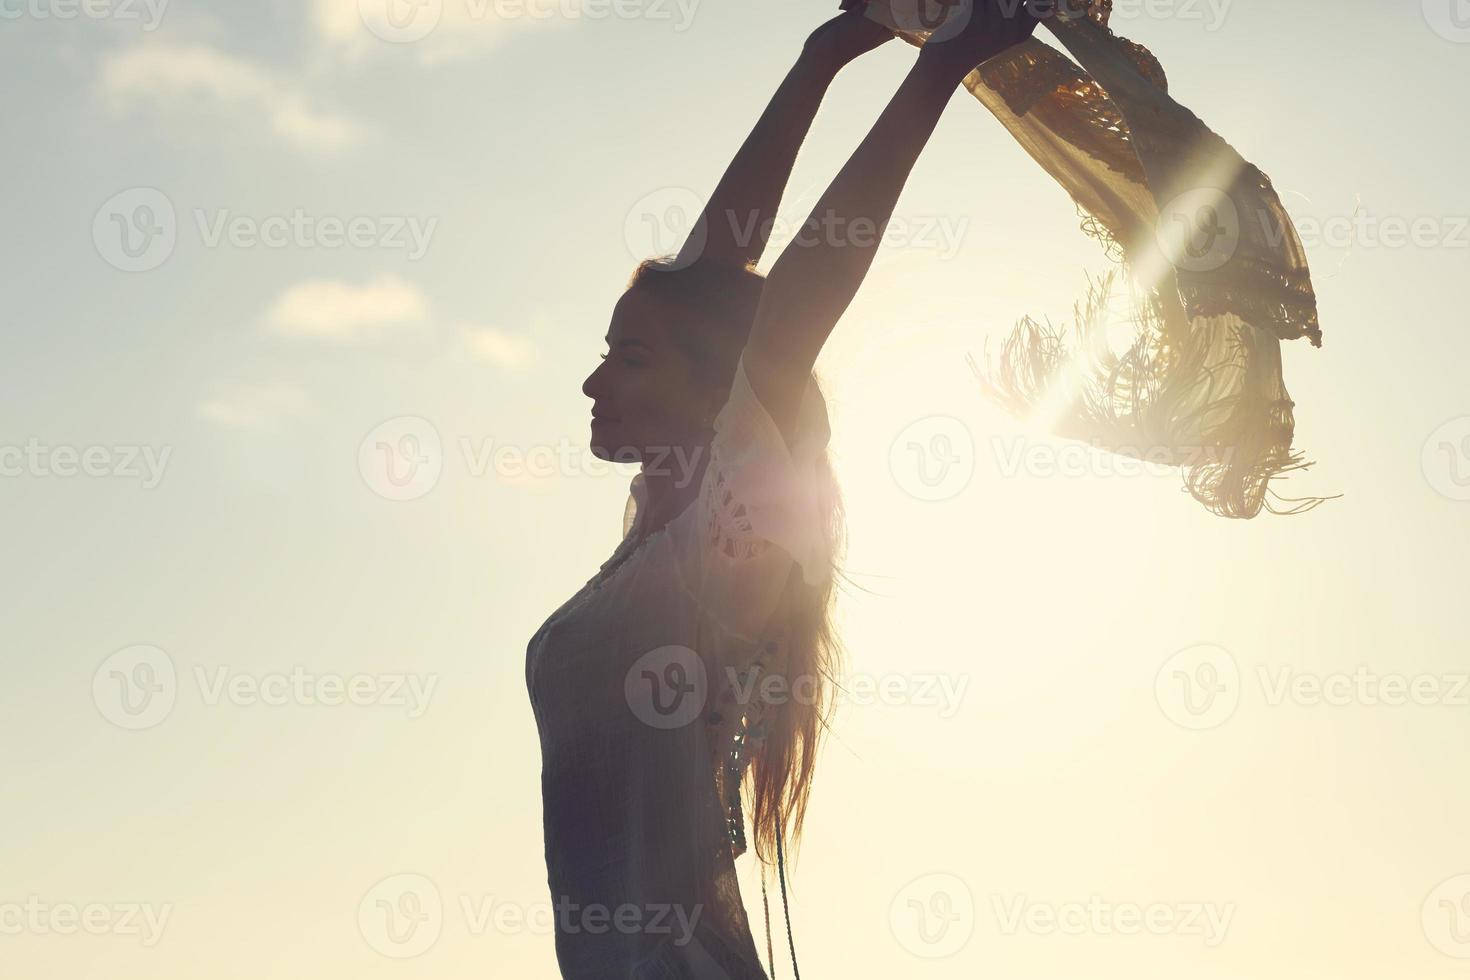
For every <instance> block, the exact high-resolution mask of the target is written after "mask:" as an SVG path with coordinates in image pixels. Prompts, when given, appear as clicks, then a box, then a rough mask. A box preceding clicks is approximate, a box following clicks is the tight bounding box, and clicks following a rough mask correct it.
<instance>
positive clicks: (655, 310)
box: [526, 0, 1035, 980]
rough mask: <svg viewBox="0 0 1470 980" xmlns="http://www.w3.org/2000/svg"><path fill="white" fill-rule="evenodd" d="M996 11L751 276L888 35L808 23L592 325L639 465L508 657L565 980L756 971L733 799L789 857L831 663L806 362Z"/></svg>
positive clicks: (981, 3) (934, 70)
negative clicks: (517, 669)
mask: <svg viewBox="0 0 1470 980" xmlns="http://www.w3.org/2000/svg"><path fill="white" fill-rule="evenodd" d="M1017 6H1018V4H1017V3H1015V2H1014V0H1010V2H1008V0H978V2H976V4H975V6H974V10H973V12H971V11H969V10H968V9H966V10H965V11H964V12H963V17H962V21H956V22H952V23H951V29H950V30H948V31H946V32H945V35H944V36H945V38H946V39H945V40H944V43H931V44H929V45H926V46H925V47H924V48H923V49H922V50H921V51H920V53H919V55H918V59H917V63H916V64H915V66H914V68H913V69H912V70H911V71H910V72H909V74H908V76H907V77H906V78H905V79H904V81H903V83H902V85H901V86H900V87H899V89H898V91H897V93H896V94H895V95H894V96H893V98H892V100H891V101H890V102H889V104H888V106H887V108H886V109H885V110H884V112H883V113H882V115H881V116H880V118H879V119H878V121H877V123H876V125H875V126H874V127H873V129H872V131H871V132H870V133H869V135H868V136H867V138H866V139H865V140H864V141H863V143H862V145H861V146H859V147H858V149H857V150H856V151H855V152H854V153H853V155H852V157H851V159H850V160H849V161H848V162H847V164H846V165H845V166H844V167H843V169H842V171H841V172H840V173H839V174H838V175H837V177H836V179H835V180H834V181H833V183H832V185H831V186H830V187H829V188H828V189H827V191H826V193H825V194H824V195H823V197H822V198H821V200H820V201H819V202H818V204H817V205H816V208H815V209H814V211H813V213H812V218H811V225H810V227H811V228H815V229H838V230H841V231H842V232H844V233H850V234H849V237H846V238H842V239H838V238H833V237H831V235H832V232H831V231H830V230H828V231H824V232H822V233H821V234H804V235H801V236H798V238H797V240H796V242H794V243H793V244H792V245H791V246H790V247H788V248H787V249H786V251H785V252H784V253H783V254H782V256H781V257H780V259H779V260H778V261H777V262H776V264H775V266H774V267H773V268H772V270H771V272H770V275H769V277H768V278H766V279H764V280H762V279H761V277H760V276H759V275H757V274H756V273H755V272H753V271H751V269H750V267H751V266H752V265H753V264H754V262H755V261H756V260H757V259H758V258H759V257H760V253H761V251H762V250H763V248H764V244H765V242H764V240H763V233H764V232H766V231H767V230H768V228H769V224H770V220H771V219H772V218H773V217H774V215H775V213H776V208H777V206H778V204H779V203H780V197H781V193H782V190H783V189H784V185H785V183H786V180H787V179H788V177H789V175H790V172H791V167H792V164H793V162H794V160H795V157H796V153H797V150H798V148H799V146H800V144H801V142H802V140H803V138H804V137H805V135H806V132H807V130H808V128H809V126H810V124H811V122H812V119H813V118H814V116H815V114H816V110H817V107H818V105H819V103H820V101H821V98H822V95H823V93H824V92H825V90H826V88H827V86H828V84H829V83H830V82H831V80H832V78H833V77H834V76H835V74H836V72H837V71H838V70H839V69H840V68H841V67H843V66H844V65H846V64H847V63H848V62H850V61H852V60H853V59H854V58H856V57H859V56H860V55H862V54H863V53H865V52H867V51H869V50H871V49H873V48H876V47H877V46H879V45H880V44H882V43H883V42H884V41H886V40H888V39H889V38H890V37H891V33H890V32H889V31H888V30H887V29H885V28H883V27H880V26H879V25H878V24H876V23H874V22H872V21H870V20H868V19H867V18H865V17H864V16H863V14H862V12H861V11H851V12H848V13H845V14H843V15H841V16H839V17H837V18H836V19H835V20H833V21H831V22H829V23H828V24H826V25H824V26H823V27H822V28H820V29H819V30H818V31H817V32H816V33H814V34H813V35H812V36H811V38H809V39H808V41H807V43H806V45H805V46H804V48H803V51H802V54H801V56H800V58H798V60H797V62H796V65H795V66H794V67H793V68H792V69H791V71H790V73H789V74H788V75H787V77H786V79H785V81H784V82H783V83H782V85H781V87H780V88H779V89H778V91H777V93H776V95H775V97H774V99H773V100H772V102H771V104H770V106H769V107H768V109H767V110H766V112H765V113H764V115H763V116H762V118H761V119H760V121H759V122H758V123H757V125H756V128H755V130H754V131H753V132H752V133H751V135H750V137H749V138H748V139H747V140H746V142H745V144H744V145H743V146H742V147H741V149H740V152H739V153H738V154H737V156H736V157H735V160H734V162H733V163H732V164H731V165H730V168H729V170H728V171H727V172H726V174H725V175H724V177H723V179H722V180H721V182H720V185H719V187H718V188H717V189H716V191H715V193H714V195H713V198H712V199H711V201H710V204H709V206H708V208H707V209H706V211H705V214H704V216H703V219H702V221H701V222H700V226H699V229H698V230H697V231H696V233H695V234H694V235H692V236H691V238H690V241H689V243H688V244H686V246H685V248H684V250H683V251H682V252H681V254H680V255H679V256H678V257H677V258H676V259H675V260H673V261H663V262H645V263H644V264H643V265H641V266H640V267H639V268H638V270H637V271H636V272H635V273H634V275H633V279H632V281H631V283H630V286H629V288H628V290H627V292H625V293H624V295H623V296H622V298H621V299H620V300H619V302H618V304H617V306H616V308H615V309H614V311H613V316H612V322H611V327H610V330H609V333H608V335H607V343H608V348H609V352H608V354H607V355H604V360H603V362H602V364H601V365H600V366H599V367H598V368H597V369H596V370H595V371H594V372H593V373H592V374H591V375H590V376H589V377H588V378H587V380H586V382H585V383H584V385H583V392H584V393H585V394H586V395H587V396H588V397H589V398H591V399H592V403H593V404H592V432H591V443H592V448H593V451H594V452H595V453H596V454H597V455H598V456H599V457H600V458H603V459H609V460H617V461H622V462H638V463H639V464H641V468H640V472H639V473H638V475H637V476H636V477H634V479H633V482H632V486H631V499H630V509H629V512H628V514H627V517H626V520H625V528H624V532H625V533H624V539H623V541H622V543H621V544H620V545H619V546H618V548H617V550H616V551H615V552H614V553H613V555H612V557H611V558H609V559H608V561H607V562H606V563H604V564H603V566H602V568H601V570H600V571H599V572H598V574H597V575H596V576H595V577H594V578H593V579H591V580H590V581H589V582H588V583H587V584H586V585H585V586H584V587H583V588H582V590H581V591H579V592H578V593H577V594H576V595H575V596H573V597H572V598H571V599H570V600H569V601H568V602H567V603H566V604H565V605H563V606H562V607H561V608H560V609H558V610H557V611H556V612H555V613H553V614H552V616H551V618H550V619H548V620H547V621H546V623H545V624H544V625H543V626H542V627H541V629H540V630H539V631H538V632H537V633H536V635H535V636H534V637H533V638H532V640H531V642H530V645H529V647H528V649H527V665H526V682H527V687H528V689H529V691H530V695H531V701H532V706H533V709H534V712H535V716H536V722H537V726H538V728H539V731H540V735H541V748H542V801H543V811H544V824H545V834H546V862H547V871H548V880H549V884H550V886H551V892H552V899H553V902H552V904H553V908H554V910H555V918H556V949H557V958H558V961H559V963H560V966H561V971H562V975H563V976H564V977H568V978H576V980H586V978H598V980H605V978H608V977H635V978H655V977H656V978H706V977H710V978H730V980H742V978H764V977H765V976H766V974H765V972H764V971H763V970H762V969H761V966H760V962H759V956H758V954H757V952H756V948H755V943H754V941H753V939H752V937H751V932H750V927H749V925H748V923H747V920H746V916H745V910H744V905H743V902H742V900H741V896H740V891H739V887H738V885H737V882H736V877H735V868H734V858H735V857H737V856H738V855H739V854H740V853H742V852H743V851H744V849H745V848H744V831H743V815H742V810H741V807H740V793H741V784H742V781H744V782H747V783H748V787H747V792H748V794H749V798H750V799H751V801H752V818H751V819H752V827H753V835H754V838H755V843H756V850H757V854H758V856H759V857H760V859H761V860H762V863H763V864H764V863H766V862H768V860H769V858H770V856H771V853H772V848H773V846H774V850H775V856H776V858H777V861H778V863H783V862H784V843H785V840H786V838H787V837H788V836H789V837H791V838H793V839H794V838H795V837H797V836H798V835H799V833H800V830H801V823H802V818H803V815H804V811H805V804H806V800H807V796H808V793H809V790H810V786H811V780H812V772H813V766H814V762H815V758H816V750H817V744H818V738H819V735H820V733H821V729H822V726H823V721H824V712H825V709H826V706H827V704H828V700H829V698H828V692H829V679H830V677H831V674H832V673H833V667H834V659H835V644H834V642H833V636H832V631H831V628H830V625H829V621H828V614H829V604H830V599H831V596H832V581H833V563H834V560H835V555H836V553H837V545H838V532H839V526H840V517H839V511H840V508H839V505H838V500H837V496H836V493H835V489H834V488H833V485H832V481H831V471H830V468H829V466H828V465H827V460H826V456H825V451H826V445H827V437H828V430H827V418H826V411H825V407H824V403H823V401H822V398H821V395H820V393H819V391H818V389H817V387H816V384H815V381H814V379H813V377H812V366H813V364H814V363H815V361H816V358H817V354H818V352H819V351H820V350H821V348H822V345H823V344H824V343H825V341H826V339H827V337H828V335H829V334H830V333H831V331H832V329H833V327H834V326H835V325H836V323H837V321H838V319H839V318H840V317H841V315H842V313H843V312H844V310H846V308H847V306H848V304H849V303H850V302H851V300H852V298H853V296H854V295H855V294H856V292H857V290H858V287H859V286H860V285H861V284H862V281H863V278H864V276H865V275H866V273H867V271H868V268H869V266H870V265H871V263H872V260H873V257H874V254H875V252H876V249H877V244H878V242H879V241H881V239H882V230H883V228H884V226H885V225H886V223H887V221H888V219H889V217H890V216H891V214H892V211H893V207H894V205H895V203H896V201H897V199H898V196H899V193H900V191H901V190H902V189H903V185H904V183H905V181H906V180H907V178H908V175H909V172H910V170H911V169H912V167H913V164H914V161H915V160H916V159H917V158H918V155H919V153H920V151H922V149H923V148H924V145H925V144H926V143H927V141H928V139H929V137H930V135H931V133H932V132H933V130H934V127H935V125H936V123H937V122H938V120H939V116H940V114H941V113H942V111H943V110H944V107H945V106H946V104H947V103H948V102H949V101H950V97H951V96H952V95H953V93H954V92H955V90H956V89H957V88H958V87H959V85H960V83H961V81H962V80H963V78H964V77H965V75H966V74H967V73H969V71H970V70H971V69H972V68H974V66H975V65H976V64H978V63H979V62H981V61H984V60H986V59H988V58H990V57H992V56H994V55H995V54H997V53H999V52H1000V51H1002V50H1005V49H1006V48H1008V47H1010V46H1011V45H1013V44H1016V43H1019V42H1020V41H1022V40H1024V39H1025V38H1027V37H1029V36H1030V34H1031V32H1032V31H1033V30H1034V29H1035V20H1034V19H1033V18H1032V17H1031V16H1030V14H1029V13H1027V12H1026V11H1025V10H1021V11H1019V12H1013V13H1012V14H1011V15H1009V16H1007V14H1006V13H1005V11H1015V8H1016V7H1017ZM961 28H962V29H961ZM938 38H939V35H938V34H936V40H938ZM824 234H825V235H827V236H828V237H825V238H824V237H822V236H823V235H824ZM747 769H749V773H748V774H747V773H746V770H747ZM742 777H744V778H743V779H742ZM783 895H784V877H783ZM768 951H769V944H768ZM792 957H793V962H794V958H795V950H794V948H793V949H792Z"/></svg>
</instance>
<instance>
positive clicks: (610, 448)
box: [589, 423, 643, 463]
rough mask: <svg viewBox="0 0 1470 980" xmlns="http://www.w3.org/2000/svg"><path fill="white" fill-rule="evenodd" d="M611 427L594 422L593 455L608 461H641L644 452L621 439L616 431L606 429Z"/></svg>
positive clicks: (590, 443) (590, 444) (591, 442)
mask: <svg viewBox="0 0 1470 980" xmlns="http://www.w3.org/2000/svg"><path fill="white" fill-rule="evenodd" d="M611 428H612V427H611V426H606V427H604V426H599V425H597V424H595V423H594V424H593V426H592V439H591V440H590V442H589V448H591V450H592V455H593V456H596V457H597V458H598V459H600V460H603V461H605V462H608V463H641V462H642V461H643V454H642V453H640V452H638V450H636V449H634V448H633V447H632V446H629V445H628V444H627V443H626V442H622V441H620V440H619V439H618V438H617V433H616V432H612V431H604V429H606V430H611Z"/></svg>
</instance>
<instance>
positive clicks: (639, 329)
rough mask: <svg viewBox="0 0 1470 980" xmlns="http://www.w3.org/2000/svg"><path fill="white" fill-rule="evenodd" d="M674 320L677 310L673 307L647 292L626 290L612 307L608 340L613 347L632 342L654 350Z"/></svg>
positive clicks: (643, 290) (644, 290)
mask: <svg viewBox="0 0 1470 980" xmlns="http://www.w3.org/2000/svg"><path fill="white" fill-rule="evenodd" d="M677 316H678V310H677V308H676V307H674V306H673V304H671V303H669V302H668V301H667V300H665V299H663V298H662V297H659V296H656V295H654V294H653V293H652V292H650V291H649V290H646V289H630V290H627V291H626V292H624V293H623V295H622V297H621V298H619V300H618V303H617V305H616V306H614V307H613V314H612V322H611V323H610V324H609V325H608V331H607V335H608V340H609V341H611V342H612V343H614V344H616V343H619V342H622V341H631V340H636V341H638V342H640V343H643V344H647V345H648V346H650V347H657V346H659V344H660V343H661V342H662V341H663V340H664V338H665V337H666V336H667V331H668V329H669V327H670V325H671V322H672V321H673V319H674V318H676V317H677Z"/></svg>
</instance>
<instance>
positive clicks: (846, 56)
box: [802, 6, 893, 73]
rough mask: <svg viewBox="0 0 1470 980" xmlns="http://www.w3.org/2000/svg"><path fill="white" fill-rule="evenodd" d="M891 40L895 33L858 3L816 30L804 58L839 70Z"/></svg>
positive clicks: (809, 40) (807, 40)
mask: <svg viewBox="0 0 1470 980" xmlns="http://www.w3.org/2000/svg"><path fill="white" fill-rule="evenodd" d="M891 40H893V32H892V31H891V30H889V29H888V28H886V27H884V26H883V25H882V24H880V23H878V22H877V21H876V20H874V19H873V18H871V17H869V16H867V14H866V12H865V9H864V7H863V6H858V7H855V8H853V9H851V10H846V11H844V12H842V13H840V14H838V15H837V16H836V17H833V18H832V19H831V20H829V21H827V23H825V24H823V25H822V26H821V27H818V28H817V29H816V30H815V31H813V32H812V36H811V37H809V38H807V39H806V45H805V46H804V47H803V48H802V57H803V58H804V59H807V60H808V61H811V62H814V63H816V64H819V65H821V66H822V67H824V68H827V69H829V70H830V71H832V72H834V73H835V72H837V71H839V70H841V69H842V68H843V67H845V66H846V65H848V64H850V63H851V62H853V61H856V60H857V59H858V58H861V57H862V56H863V55H865V54H867V53H868V52H869V51H872V50H873V49H875V48H878V47H881V46H882V45H883V44H885V43H886V42H888V41H891Z"/></svg>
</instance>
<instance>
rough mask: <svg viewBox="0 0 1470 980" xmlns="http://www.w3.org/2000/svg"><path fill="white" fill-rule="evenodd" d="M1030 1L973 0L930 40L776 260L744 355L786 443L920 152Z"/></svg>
mask: <svg viewBox="0 0 1470 980" xmlns="http://www.w3.org/2000/svg"><path fill="white" fill-rule="evenodd" d="M1017 8H1020V9H1017ZM1026 8H1027V5H1025V4H1022V3H1019V2H1018V0H975V3H974V9H973V11H972V12H970V15H969V16H970V20H969V22H968V25H967V26H966V27H965V28H964V29H963V30H962V31H960V32H959V33H958V34H957V35H955V36H954V37H952V38H950V39H949V40H945V41H942V42H939V41H931V42H930V43H928V44H926V45H925V46H924V48H923V50H922V51H921V52H920V53H919V58H918V61H917V63H916V64H915V65H914V67H913V69H912V70H911V71H910V72H909V73H908V76H907V77H906V78H905V79H904V81H903V84H902V85H901V86H900V87H899V89H898V92H897V93H896V94H895V95H894V96H893V98H892V99H891V100H890V101H889V103H888V106H887V108H885V109H884V110H883V114H882V115H881V116H880V117H879V118H878V121H877V123H876V124H875V125H874V126H873V128H872V131H871V132H869V133H868V136H867V138H866V139H865V140H863V142H862V145H860V146H859V147H858V148H857V150H856V151H855V152H854V153H853V155H852V157H851V158H850V159H849V160H848V161H847V164H846V165H845V166H844V167H843V168H842V170H841V172H840V173H838V175H837V177H836V178H835V179H834V180H833V182H832V184H831V186H830V187H828V188H827V191H826V193H825V194H823V195H822V198H821V200H820V201H819V202H818V203H817V205H816V207H815V209H814V210H813V211H812V214H811V217H810V218H809V219H808V221H807V224H806V226H804V229H803V233H802V235H801V236H799V237H798V238H797V240H795V241H793V242H792V243H791V244H790V245H788V246H787V248H786V250H785V251H784V252H783V253H782V254H781V258H780V259H779V260H778V261H777V262H776V264H775V266H774V267H773V268H772V269H771V273H770V275H769V276H768V277H767V279H766V285H765V289H764V291H763V294H762V297H761V303H760V307H759V310H758V311H757V313H756V319H755V324H754V326H753V327H752V328H751V334H750V339H749V342H748V343H747V345H746V348H745V352H744V355H743V356H744V361H745V368H746V374H747V376H748V377H749V379H750V384H751V388H752V390H753V391H754V393H755V395H756V397H757V398H758V399H759V401H760V402H761V404H762V405H763V406H765V408H766V410H767V412H769V414H770V415H771V417H772V418H773V419H774V420H775V422H776V424H777V425H778V427H780V429H781V432H782V435H783V436H784V437H785V438H786V440H787V443H788V444H789V443H790V442H791V437H792V434H793V428H794V425H795V421H796V414H797V410H798V409H799V407H800V404H801V399H802V396H803V394H804V393H805V391H806V386H807V383H808V380H809V376H810V373H811V369H812V365H813V364H814V363H815V362H816V359H817V354H818V353H819V352H820V351H821V349H822V345H823V344H824V343H826V340H827V337H828V336H829V335H830V334H831V332H832V329H833V328H834V327H835V326H836V324H837V321H838V319H840V318H841V316H842V314H843V313H844V312H845V311H846V309H847V307H848V304H849V303H851V302H852V299H853V297H854V296H855V295H856V294H857V291H858V288H859V287H860V286H861V285H862V282H863V278H864V277H865V276H866V275H867V272H868V269H869V267H870V266H871V265H872V262H873V258H874V256H875V254H876V253H877V250H878V246H879V244H880V243H881V242H882V239H883V233H884V229H885V228H886V227H887V225H888V221H889V219H890V218H891V217H892V215H893V209H894V206H895V205H896V204H897V202H898V197H899V194H900V193H901V192H902V191H903V186H904V184H905V182H907V180H908V176H909V173H910V171H911V170H912V169H913V166H914V162H915V161H916V160H917V159H918V157H919V154H920V152H922V151H923V149H924V146H925V145H926V144H927V143H928V141H929V137H930V135H931V134H932V133H933V132H934V128H935V126H936V124H937V123H938V122H939V117H940V115H941V114H942V113H943V112H944V108H945V106H946V105H948V103H949V100H950V98H951V96H952V95H953V94H954V91H955V89H956V88H958V87H959V85H960V83H961V82H962V81H963V80H964V78H965V76H966V75H967V74H969V72H970V71H971V70H972V69H973V68H974V67H975V66H976V65H977V64H979V63H980V62H983V61H985V60H988V59H989V58H991V57H993V56H994V55H996V54H999V53H1000V52H1002V51H1004V50H1006V49H1007V48H1009V47H1011V46H1012V45H1014V44H1017V43H1019V42H1021V41H1023V40H1025V39H1026V38H1028V37H1030V36H1031V34H1032V32H1033V31H1035V29H1036V24H1037V21H1036V18H1035V17H1034V16H1033V15H1032V14H1031V13H1030V11H1029V9H1026Z"/></svg>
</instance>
